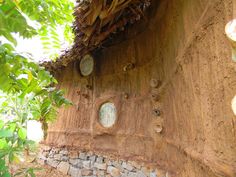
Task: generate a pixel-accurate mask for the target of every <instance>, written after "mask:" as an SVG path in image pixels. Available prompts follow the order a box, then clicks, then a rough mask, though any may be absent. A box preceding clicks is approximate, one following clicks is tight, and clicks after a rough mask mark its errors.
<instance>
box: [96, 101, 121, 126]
mask: <svg viewBox="0 0 236 177" xmlns="http://www.w3.org/2000/svg"><path fill="white" fill-rule="evenodd" d="M116 116H117V115H116V107H115V105H114V104H113V103H110V102H108V103H104V104H102V106H101V107H100V109H99V122H100V123H101V125H102V126H103V127H107V128H108V127H112V126H113V125H114V124H115V122H116Z"/></svg>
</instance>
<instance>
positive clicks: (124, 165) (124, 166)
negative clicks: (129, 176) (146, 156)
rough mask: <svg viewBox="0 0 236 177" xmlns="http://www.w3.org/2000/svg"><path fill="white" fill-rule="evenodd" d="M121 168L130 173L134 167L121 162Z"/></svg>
mask: <svg viewBox="0 0 236 177" xmlns="http://www.w3.org/2000/svg"><path fill="white" fill-rule="evenodd" d="M122 167H123V168H125V169H127V170H128V171H132V170H133V169H134V167H133V166H132V165H130V164H129V163H127V162H123V163H122Z"/></svg>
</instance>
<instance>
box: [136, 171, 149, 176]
mask: <svg viewBox="0 0 236 177" xmlns="http://www.w3.org/2000/svg"><path fill="white" fill-rule="evenodd" d="M137 177H147V175H145V174H144V173H143V172H142V171H138V172H137Z"/></svg>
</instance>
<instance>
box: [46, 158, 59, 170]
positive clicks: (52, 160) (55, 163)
mask: <svg viewBox="0 0 236 177" xmlns="http://www.w3.org/2000/svg"><path fill="white" fill-rule="evenodd" d="M47 164H48V165H49V166H52V167H54V168H57V165H58V164H59V162H58V161H57V160H54V159H51V158H49V159H48V160H47Z"/></svg>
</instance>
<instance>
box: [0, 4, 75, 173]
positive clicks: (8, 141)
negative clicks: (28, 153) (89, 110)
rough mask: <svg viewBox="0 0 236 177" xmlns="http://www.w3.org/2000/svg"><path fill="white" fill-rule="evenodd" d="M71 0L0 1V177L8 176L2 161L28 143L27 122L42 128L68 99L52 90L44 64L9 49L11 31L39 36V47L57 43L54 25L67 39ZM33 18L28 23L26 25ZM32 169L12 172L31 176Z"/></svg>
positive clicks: (11, 159)
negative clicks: (41, 42) (2, 39)
mask: <svg viewBox="0 0 236 177" xmlns="http://www.w3.org/2000/svg"><path fill="white" fill-rule="evenodd" d="M72 11H73V3H72V2H70V1H69V0H0V37H5V38H6V39H7V40H8V41H9V43H4V44H3V43H1V42H0V176H1V177H8V176H11V174H10V173H9V169H8V164H9V163H12V162H14V161H19V156H21V155H22V154H23V153H22V152H23V151H24V150H25V149H27V150H28V149H29V147H31V146H32V144H33V142H32V141H30V140H28V139H27V133H26V132H27V131H26V130H27V122H28V121H29V120H38V121H40V122H41V123H42V125H43V128H44V130H45V131H46V129H47V124H48V122H50V121H53V120H55V119H56V115H57V109H58V108H59V107H61V106H63V105H70V104H71V103H70V102H69V101H68V100H66V99H65V98H64V97H63V94H64V93H63V91H61V90H57V89H55V87H54V86H55V85H56V84H57V81H56V79H55V78H54V77H53V76H52V75H50V73H49V72H47V71H45V70H44V68H42V67H40V66H39V65H38V64H36V63H34V62H33V60H32V59H30V58H25V57H23V56H22V55H20V54H18V53H16V52H15V49H14V46H16V45H17V41H16V39H15V35H14V34H15V33H17V34H19V36H21V37H23V38H31V37H32V36H34V35H39V36H40V37H41V39H42V40H43V41H44V46H45V48H59V47H60V46H61V43H60V40H59V38H58V35H57V29H58V26H60V27H61V28H62V29H63V31H64V35H65V38H66V39H67V40H68V41H71V39H72V38H71V28H70V25H71V21H72V19H73V18H72ZM29 19H30V20H31V22H32V21H33V22H35V24H36V25H35V24H34V25H30V24H29ZM33 171H34V170H33V169H32V168H28V169H22V170H21V171H20V172H19V173H17V174H15V175H21V174H23V175H24V176H34V173H33Z"/></svg>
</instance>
